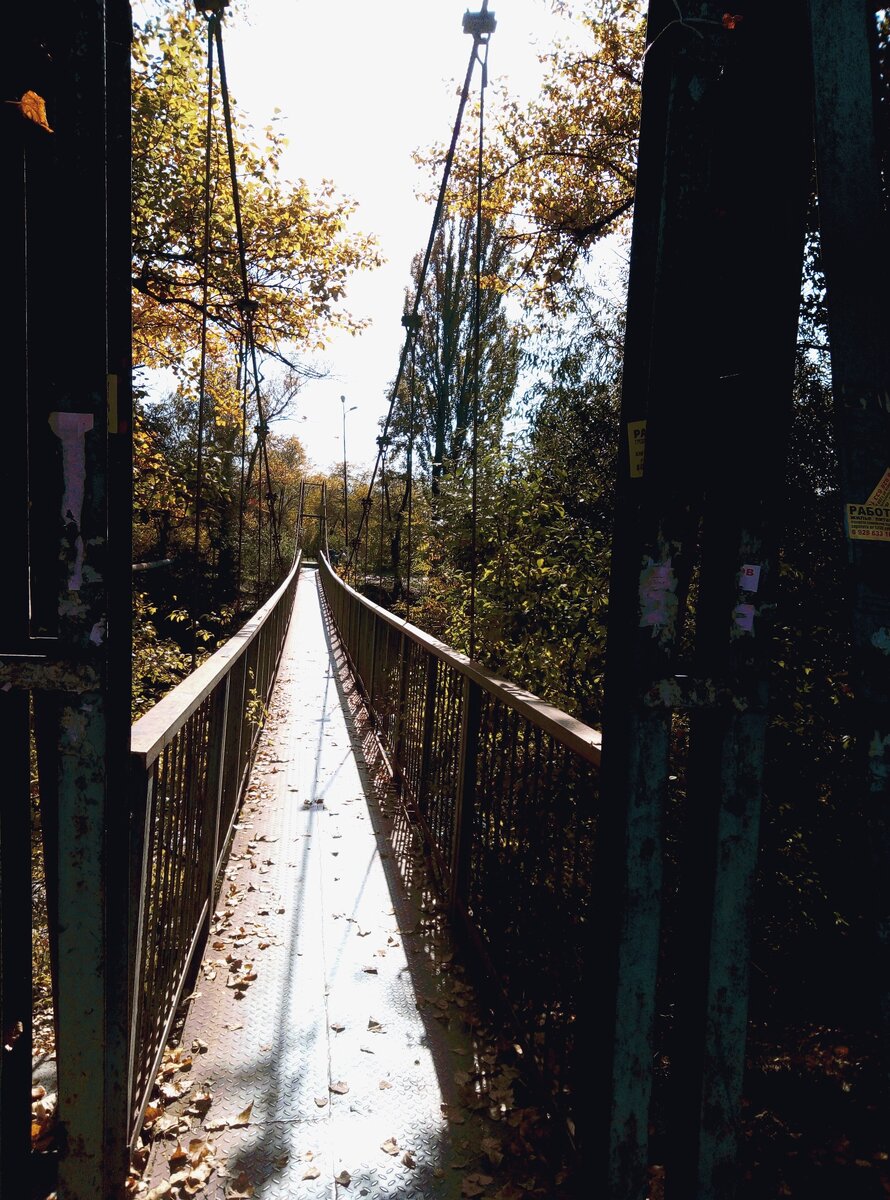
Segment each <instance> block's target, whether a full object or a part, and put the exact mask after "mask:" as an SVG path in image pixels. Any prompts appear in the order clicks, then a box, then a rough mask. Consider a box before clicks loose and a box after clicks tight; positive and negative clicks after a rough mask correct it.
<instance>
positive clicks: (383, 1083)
mask: <svg viewBox="0 0 890 1200" xmlns="http://www.w3.org/2000/svg"><path fill="white" fill-rule="evenodd" d="M377 1086H378V1087H379V1088H380V1090H381V1092H385V1091H386V1089H387V1088H391V1087H392V1084H391V1083H390V1082H389V1080H388V1079H381V1080H380V1082H379V1083H378V1084H377Z"/></svg>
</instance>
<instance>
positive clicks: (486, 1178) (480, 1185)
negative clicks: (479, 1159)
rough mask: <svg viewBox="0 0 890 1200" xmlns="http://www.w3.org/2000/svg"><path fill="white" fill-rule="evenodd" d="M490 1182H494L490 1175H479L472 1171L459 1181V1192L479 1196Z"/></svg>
mask: <svg viewBox="0 0 890 1200" xmlns="http://www.w3.org/2000/svg"><path fill="white" fill-rule="evenodd" d="M490 1183H494V1180H493V1179H492V1177H491V1176H490V1175H480V1174H478V1173H475V1172H474V1173H473V1174H472V1175H467V1176H466V1178H464V1179H463V1180H462V1181H461V1185H460V1194H461V1195H462V1196H467V1197H473V1196H481V1195H483V1194H484V1192H485V1189H486V1188H487V1187H488V1185H489V1184H490Z"/></svg>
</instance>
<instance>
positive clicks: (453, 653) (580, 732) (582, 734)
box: [321, 559, 603, 766]
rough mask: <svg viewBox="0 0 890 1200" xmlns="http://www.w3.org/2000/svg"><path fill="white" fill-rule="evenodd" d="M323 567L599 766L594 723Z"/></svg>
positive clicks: (380, 616) (388, 620) (381, 615)
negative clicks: (455, 646) (491, 667)
mask: <svg viewBox="0 0 890 1200" xmlns="http://www.w3.org/2000/svg"><path fill="white" fill-rule="evenodd" d="M321 570H322V578H323V579H324V578H325V573H327V575H328V576H329V577H330V578H331V579H332V580H336V582H337V584H338V586H339V587H342V588H343V589H344V590H345V591H346V592H347V593H348V594H349V595H351V596H352V597H353V598H354V599H355V600H356V601H357V602H358V603H359V604H361V605H363V606H364V607H365V608H367V609H369V610H370V611H372V612H373V613H374V615H375V617H376V618H377V620H379V621H383V622H384V623H385V624H386V625H389V626H390V627H391V628H392V629H395V630H397V631H398V632H399V633H400V634H404V636H405V637H407V638H409V639H410V640H411V641H412V642H415V643H416V644H417V645H418V646H420V647H422V648H423V649H424V650H426V651H427V652H428V653H429V654H431V655H433V657H434V658H437V659H439V660H440V661H441V662H444V663H447V664H448V665H449V666H451V667H453V668H454V670H455V671H457V672H458V674H460V675H462V676H464V677H466V678H467V679H471V680H472V681H473V683H476V684H478V685H479V687H481V688H484V689H485V691H487V692H489V693H490V694H491V695H492V696H495V697H497V698H498V699H499V700H501V701H502V702H503V703H504V704H506V705H508V707H510V708H512V709H515V710H516V711H517V712H518V713H520V714H521V715H522V716H523V717H525V718H526V719H527V720H529V721H531V722H532V723H534V724H535V725H539V726H540V727H541V728H542V729H546V730H547V731H548V733H552V734H553V736H554V737H556V738H559V740H560V741H561V742H563V743H564V744H565V745H566V746H568V747H569V748H570V749H572V750H573V751H574V752H575V753H576V754H580V755H581V757H582V758H585V759H586V760H587V761H588V762H591V763H595V764H596V765H597V766H599V761H600V755H601V751H602V740H603V739H602V734H601V733H600V731H599V730H598V729H593V728H592V727H591V726H590V725H585V724H584V722H583V721H579V720H577V719H576V718H575V717H572V716H570V715H569V714H568V713H566V712H563V710H562V709H560V708H556V707H555V706H554V705H552V704H548V703H547V701H546V700H541V699H540V697H538V696H536V695H535V694H534V693H533V692H529V691H526V690H525V688H521V687H519V685H518V684H516V683H512V682H510V680H508V679H502V678H501V677H500V676H499V675H495V674H494V673H493V672H492V671H488V670H486V668H485V667H483V666H482V665H481V664H480V663H477V662H474V661H473V659H471V658H468V657H467V655H466V654H461V652H460V651H459V650H452V648H451V647H450V646H448V645H446V644H445V642H440V641H439V640H438V639H437V638H434V637H433V636H432V635H431V634H429V633H425V632H424V630H422V629H420V628H418V626H416V625H412V624H410V622H408V621H406V620H405V619H404V618H403V617H397V616H396V615H395V614H394V613H391V612H390V611H389V610H388V609H386V608H382V607H381V606H380V605H379V604H375V603H374V602H373V601H372V600H369V599H368V598H367V597H366V596H363V595H362V594H361V593H360V592H357V591H356V590H355V588H353V587H351V586H350V585H349V584H348V583H347V582H346V581H345V580H344V579H341V578H340V576H339V575H337V574H336V572H335V571H334V570H333V568H332V567H331V565H330V563H329V562H328V561H327V560H326V559H322V560H321ZM347 649H348V647H347Z"/></svg>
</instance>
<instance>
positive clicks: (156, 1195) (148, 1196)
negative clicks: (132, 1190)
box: [142, 1179, 173, 1200]
mask: <svg viewBox="0 0 890 1200" xmlns="http://www.w3.org/2000/svg"><path fill="white" fill-rule="evenodd" d="M172 1191H173V1187H172V1185H171V1183H170V1180H169V1179H162V1180H161V1182H160V1183H159V1184H158V1185H157V1187H153V1188H152V1189H151V1191H150V1192H146V1193H145V1195H144V1196H143V1197H142V1200H161V1198H162V1197H163V1196H169V1195H170V1193H171V1192H172Z"/></svg>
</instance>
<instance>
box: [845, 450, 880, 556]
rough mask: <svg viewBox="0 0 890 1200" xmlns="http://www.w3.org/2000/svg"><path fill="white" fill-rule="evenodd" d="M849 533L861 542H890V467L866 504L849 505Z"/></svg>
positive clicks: (849, 535)
mask: <svg viewBox="0 0 890 1200" xmlns="http://www.w3.org/2000/svg"><path fill="white" fill-rule="evenodd" d="M847 535H848V537H850V538H852V539H853V540H855V541H859V542H890V467H888V468H887V470H886V471H885V472H884V474H883V476H882V477H881V480H880V482H879V483H878V485H877V487H876V488H875V489H874V491H873V492H872V494H871V495H870V496H869V498H868V499H867V500H866V501H865V503H864V504H848V505H847Z"/></svg>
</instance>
